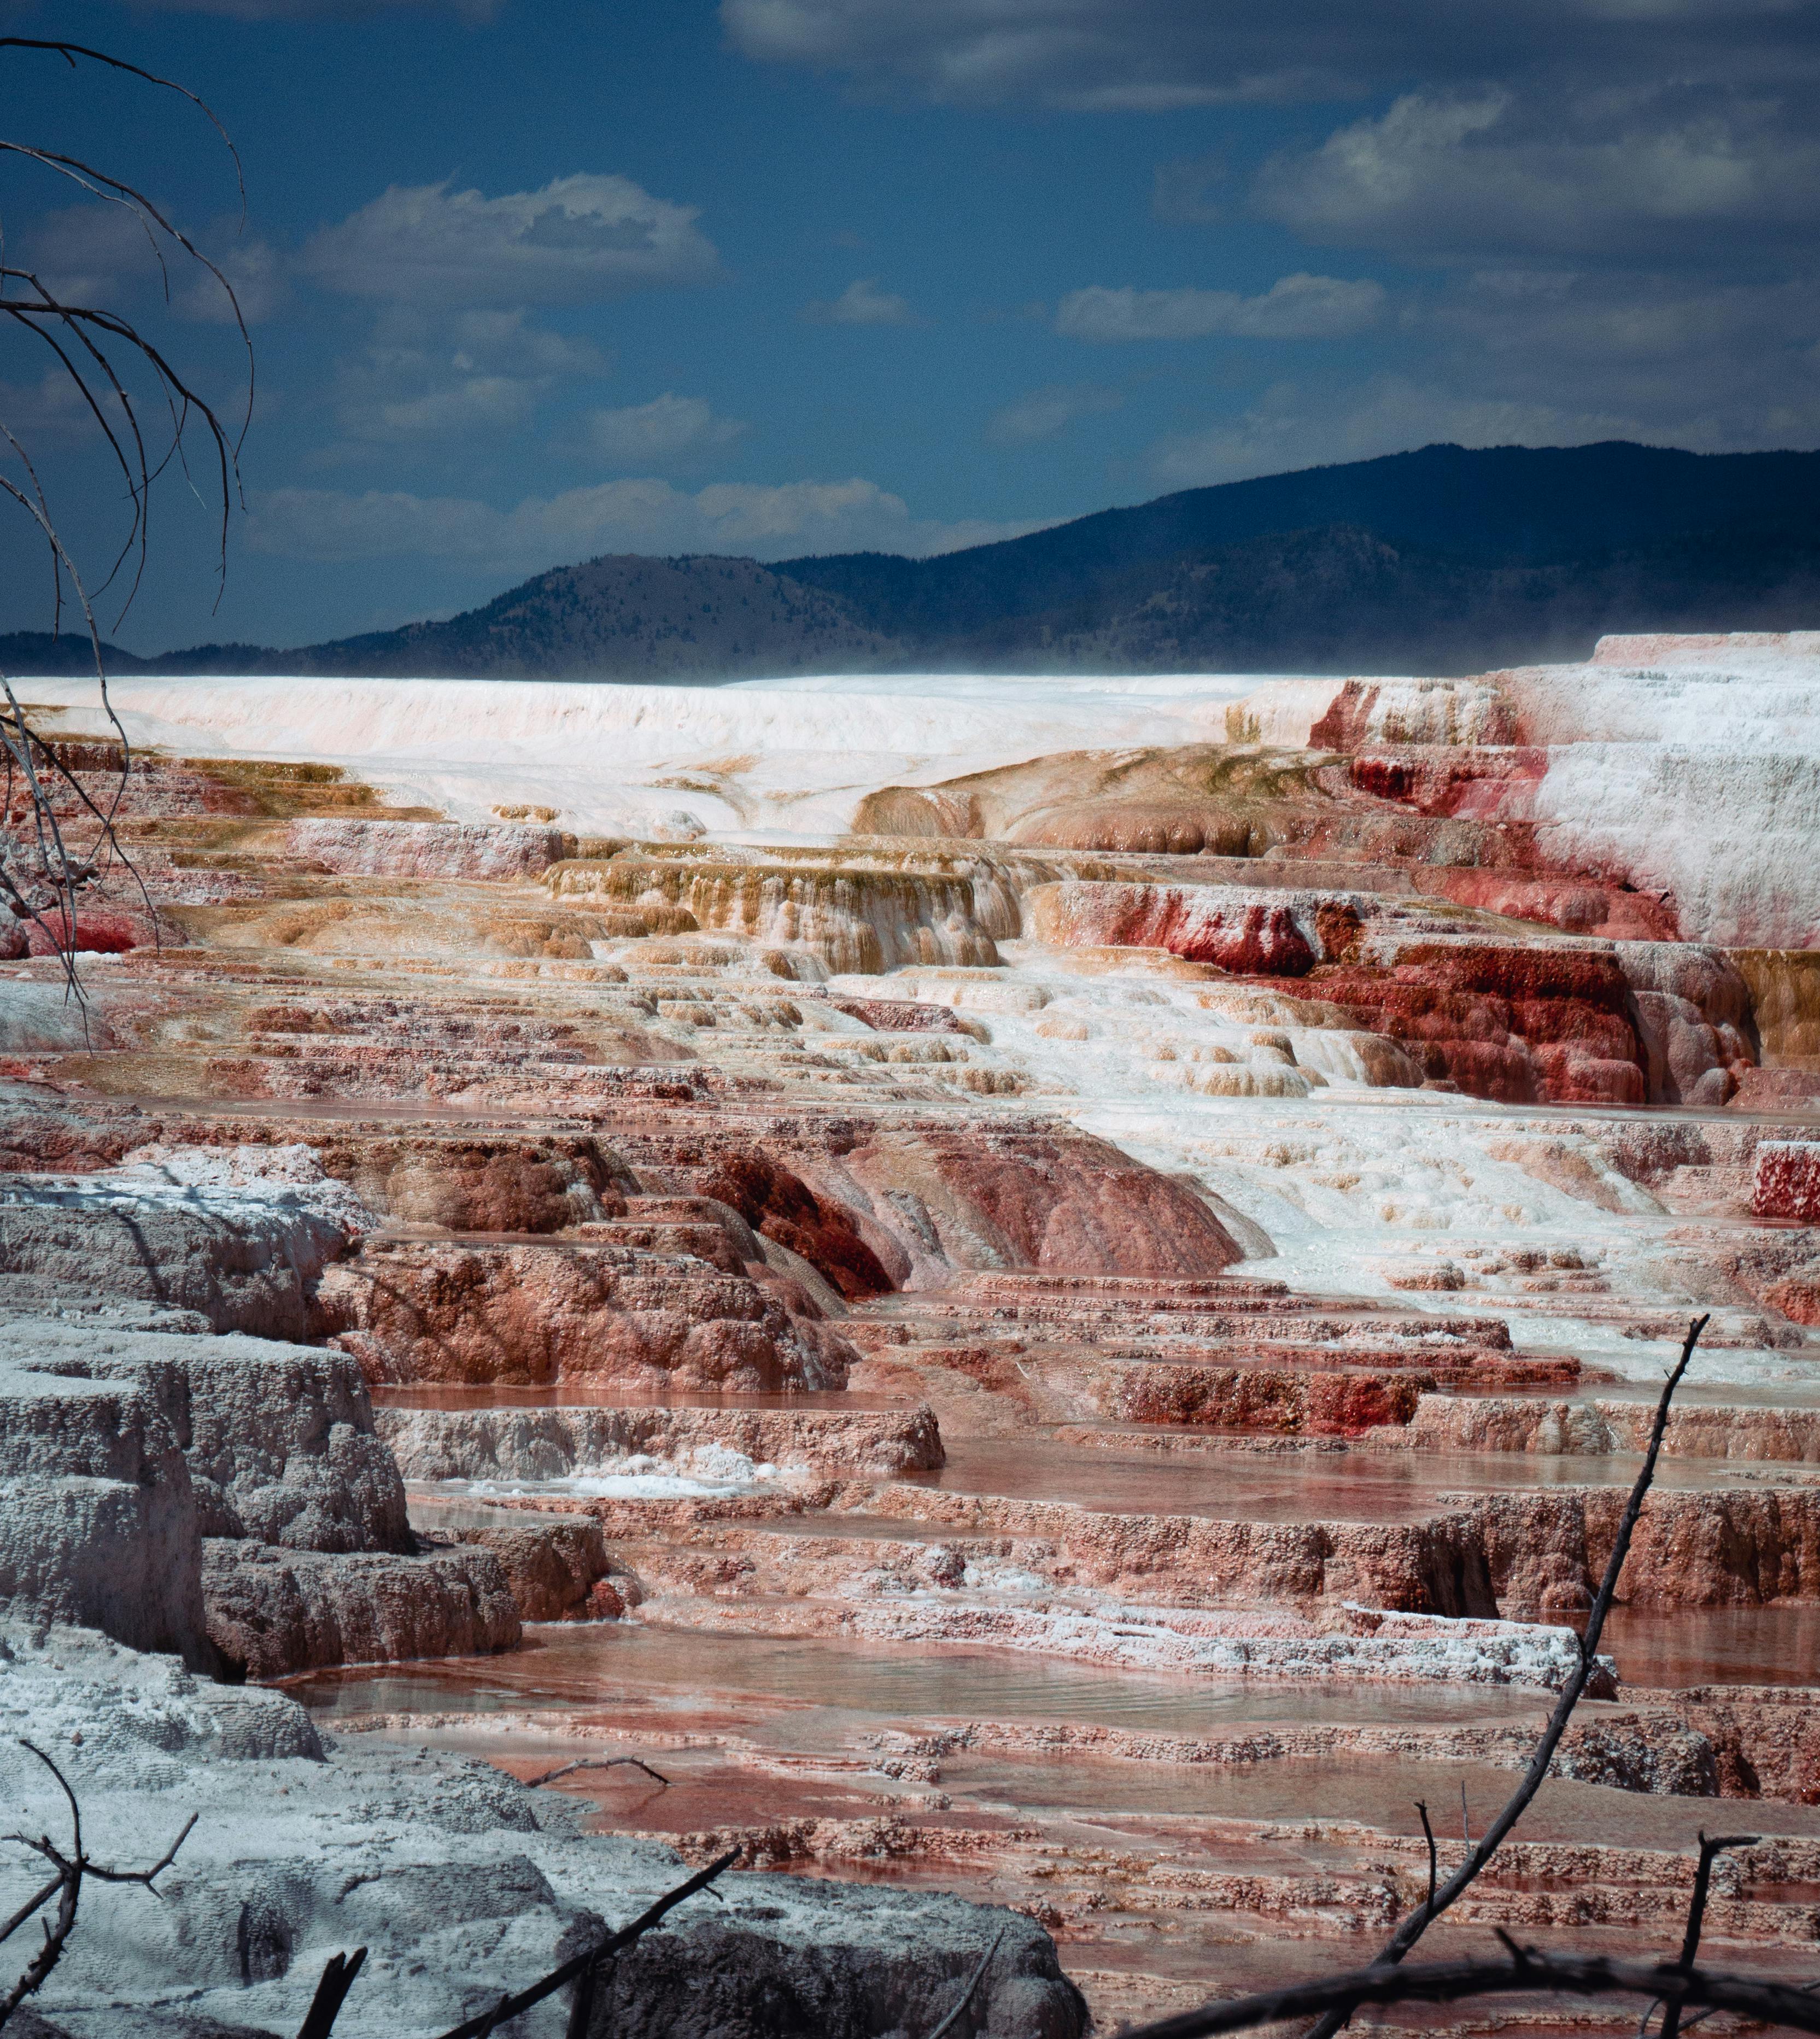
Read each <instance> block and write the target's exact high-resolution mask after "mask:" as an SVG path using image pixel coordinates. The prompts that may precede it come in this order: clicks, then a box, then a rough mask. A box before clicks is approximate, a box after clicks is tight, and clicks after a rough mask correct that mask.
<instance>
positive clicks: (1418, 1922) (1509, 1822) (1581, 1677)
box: [1219, 1317, 1708, 2039]
mask: <svg viewBox="0 0 1820 2039" xmlns="http://www.w3.org/2000/svg"><path fill="white" fill-rule="evenodd" d="M1707 1322H1708V1319H1706V1318H1705V1317H1697V1318H1695V1319H1694V1320H1693V1323H1690V1324H1689V1326H1688V1327H1687V1337H1686V1339H1685V1342H1684V1343H1683V1344H1682V1346H1681V1357H1680V1358H1679V1359H1678V1361H1676V1362H1675V1365H1674V1371H1673V1372H1672V1373H1670V1375H1669V1376H1668V1379H1667V1380H1666V1381H1665V1382H1664V1383H1663V1384H1662V1399H1660V1400H1659V1402H1658V1403H1656V1407H1655V1421H1654V1422H1652V1423H1651V1426H1650V1433H1649V1448H1648V1449H1647V1451H1646V1452H1644V1454H1643V1466H1642V1469H1641V1470H1640V1471H1639V1472H1638V1474H1637V1476H1636V1481H1635V1483H1633V1485H1632V1488H1631V1491H1630V1498H1629V1500H1628V1501H1627V1502H1625V1504H1624V1514H1623V1516H1622V1517H1621V1520H1620V1521H1619V1523H1618V1528H1617V1536H1616V1537H1615V1538H1614V1539H1613V1543H1612V1551H1611V1556H1610V1558H1609V1559H1608V1560H1607V1562H1606V1564H1605V1577H1604V1578H1602V1580H1601V1581H1599V1589H1598V1594H1597V1595H1596V1596H1595V1597H1594V1600H1593V1606H1592V1612H1591V1613H1590V1615H1589V1616H1588V1617H1587V1619H1586V1633H1585V1635H1583V1636H1582V1637H1581V1638H1579V1645H1580V1648H1579V1659H1580V1661H1579V1666H1578V1668H1577V1669H1575V1673H1574V1675H1573V1676H1571V1678H1570V1679H1569V1680H1567V1684H1566V1685H1565V1686H1564V1688H1563V1689H1562V1692H1561V1695H1560V1699H1557V1700H1556V1703H1555V1710H1554V1711H1553V1712H1552V1714H1550V1715H1549V1716H1548V1726H1546V1727H1545V1728H1544V1729H1543V1730H1542V1733H1541V1739H1540V1740H1539V1741H1537V1744H1536V1748H1535V1752H1534V1754H1533V1755H1532V1756H1530V1758H1529V1768H1527V1769H1526V1771H1524V1772H1523V1776H1522V1782H1521V1783H1519V1784H1518V1786H1517V1788H1516V1790H1514V1791H1513V1792H1512V1793H1511V1794H1510V1797H1509V1798H1507V1799H1506V1800H1505V1802H1504V1804H1503V1808H1502V1809H1501V1810H1500V1811H1499V1813H1498V1815H1497V1817H1496V1818H1495V1819H1494V1820H1493V1821H1492V1822H1491V1824H1490V1826H1488V1828H1486V1829H1485V1831H1484V1834H1483V1835H1482V1836H1480V1840H1479V1843H1478V1845H1477V1846H1476V1847H1474V1848H1472V1850H1471V1851H1469V1853H1468V1855H1467V1856H1466V1859H1465V1861H1464V1862H1461V1865H1460V1866H1459V1868H1458V1869H1457V1870H1455V1871H1454V1872H1453V1874H1452V1875H1451V1876H1450V1877H1449V1878H1448V1879H1447V1881H1446V1882H1445V1883H1444V1884H1442V1886H1441V1888H1440V1889H1438V1891H1436V1892H1435V1893H1434V1895H1433V1896H1432V1897H1430V1898H1428V1899H1427V1900H1425V1901H1424V1902H1423V1903H1422V1904H1419V1905H1417V1906H1416V1908H1415V1910H1414V1911H1412V1912H1410V1913H1409V1914H1408V1916H1406V1917H1405V1918H1404V1920H1403V1921H1402V1923H1400V1925H1399V1926H1398V1927H1397V1928H1396V1931H1395V1932H1394V1933H1393V1934H1392V1935H1391V1936H1390V1938H1389V1940H1387V1941H1386V1942H1385V1946H1384V1950H1383V1952H1382V1953H1381V1954H1380V1955H1379V1956H1378V1961H1379V1962H1380V1964H1382V1965H1390V1966H1394V1965H1396V1963H1397V1962H1399V1961H1402V1960H1403V1959H1404V1957H1405V1956H1406V1955H1407V1954H1408V1952H1409V1950H1410V1949H1411V1948H1412V1947H1413V1946H1415V1943H1416V1942H1417V1941H1418V1940H1419V1939H1420V1938H1421V1937H1422V1935H1423V1934H1424V1933H1425V1932H1427V1930H1428V1928H1429V1927H1430V1926H1431V1925H1432V1924H1433V1923H1434V1921H1435V1920H1436V1919H1438V1918H1439V1917H1440V1916H1441V1915H1442V1912H1445V1911H1446V1910H1447V1908H1448V1907H1449V1906H1450V1905H1452V1904H1456V1903H1457V1901H1458V1900H1460V1898H1461V1897H1463V1896H1464V1895H1465V1893H1466V1891H1467V1890H1468V1889H1469V1888H1470V1887H1471V1885H1472V1883H1473V1882H1474V1881H1475V1880H1476V1878H1478V1877H1479V1875H1480V1874H1481V1872H1482V1871H1483V1870H1484V1868H1485V1866H1486V1864H1487V1863H1488V1862H1490V1861H1491V1858H1492V1856H1493V1855H1495V1854H1496V1853H1497V1851H1498V1849H1499V1845H1500V1844H1501V1843H1503V1840H1504V1839H1505V1836H1507V1834H1509V1832H1510V1829H1511V1828H1513V1827H1514V1826H1515V1824H1517V1822H1518V1821H1519V1820H1520V1819H1521V1818H1522V1817H1523V1814H1524V1813H1526V1811H1527V1810H1528V1809H1529V1802H1530V1801H1531V1800H1532V1799H1533V1798H1534V1797H1535V1795H1536V1794H1537V1792H1538V1791H1539V1790H1541V1788H1542V1783H1543V1779H1545V1778H1546V1777H1547V1775H1548V1766H1549V1764H1552V1762H1553V1761H1554V1760H1555V1751H1556V1749H1558V1748H1560V1742H1561V1737H1562V1736H1563V1735H1564V1734H1565V1733H1567V1723H1568V1722H1569V1721H1571V1719H1572V1718H1573V1717H1574V1709H1575V1707H1577V1706H1578V1705H1579V1703H1580V1701H1581V1699H1583V1697H1584V1696H1585V1693H1586V1686H1587V1684H1588V1682H1589V1681H1590V1679H1591V1677H1592V1675H1593V1670H1594V1665H1595V1664H1596V1662H1597V1661H1598V1647H1599V1637H1600V1635H1601V1634H1602V1632H1603V1631H1604V1628H1605V1616H1607V1615H1608V1614H1609V1613H1610V1612H1611V1610H1612V1603H1613V1601H1614V1600H1616V1599H1617V1590H1618V1578H1619V1575H1620V1574H1621V1573H1622V1572H1623V1570H1624V1559H1626V1558H1627V1557H1628V1556H1629V1555H1630V1547H1631V1539H1632V1536H1634V1535H1635V1534H1636V1525H1637V1518H1638V1517H1640V1515H1641V1514H1642V1513H1643V1502H1644V1501H1645V1500H1646V1499H1647V1497H1648V1494H1649V1490H1650V1488H1651V1485H1652V1484H1653V1483H1654V1482H1655V1466H1656V1460H1657V1459H1658V1458H1659V1456H1661V1453H1662V1437H1663V1434H1664V1433H1665V1432H1666V1430H1667V1429H1668V1414H1669V1407H1670V1404H1671V1403H1673V1401H1674V1391H1675V1390H1676V1388H1678V1387H1679V1386H1680V1385H1681V1376H1682V1375H1683V1374H1685V1373H1686V1372H1687V1369H1688V1367H1689V1364H1690V1363H1691V1362H1692V1361H1693V1353H1694V1347H1695V1346H1697V1345H1698V1344H1699V1342H1700V1333H1701V1332H1702V1331H1704V1330H1705V1329H1706V1327H1707ZM1659 1994H1661V1995H1663V1996H1664V1997H1665V1998H1666V1995H1667V1992H1666V1991H1664V1992H1659ZM1359 2000H1360V2001H1361V2002H1366V2001H1372V2002H1377V2001H1379V2000H1380V1999H1375V1998H1374V1999H1364V1998H1361V1999H1359ZM1382 2000H1383V2001H1386V2002H1389V2001H1391V2000H1392V1999H1382ZM1320 2009H1321V2015H1320V2018H1317V2021H1316V2022H1315V2023H1314V2024H1313V2026H1310V2027H1309V2032H1308V2035H1307V2039H1334V2035H1335V2034H1336V2033H1337V2032H1338V2031H1339V2030H1340V2028H1341V2027H1342V2026H1343V2025H1344V2024H1345V2022H1346V2021H1347V2016H1348V2015H1349V2011H1347V2010H1344V2009H1341V2008H1339V2007H1335V2006H1332V2005H1323V2006H1321V2007H1320ZM1283 2015H1285V2016H1286V2015H1289V2014H1288V2013H1284V2014H1283ZM1219 2029H1221V2030H1225V2027H1223V2026H1222V2027H1221V2028H1219Z"/></svg>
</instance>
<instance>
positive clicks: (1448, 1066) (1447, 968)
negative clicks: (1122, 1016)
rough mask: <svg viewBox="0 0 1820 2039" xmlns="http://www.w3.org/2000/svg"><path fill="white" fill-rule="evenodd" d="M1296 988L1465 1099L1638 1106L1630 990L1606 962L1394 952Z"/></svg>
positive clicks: (1535, 954) (1411, 946)
mask: <svg viewBox="0 0 1820 2039" xmlns="http://www.w3.org/2000/svg"><path fill="white" fill-rule="evenodd" d="M1303 982H1305V985H1307V987H1308V989H1309V992H1310V993H1312V994H1313V995H1314V996H1316V997H1319V998H1320V999H1322V1000H1324V1001H1327V1002H1328V1003H1330V1004H1335V1005H1337V1006H1339V1007H1341V1008H1344V1009H1345V1010H1346V1012H1347V1015H1348V1016H1349V1018H1350V1019H1351V1022H1352V1023H1354V1024H1355V1025H1357V1026H1358V1027H1363V1028H1366V1029H1367V1030H1370V1031H1376V1032H1380V1033H1384V1034H1387V1035H1389V1036H1390V1037H1391V1038H1393V1039H1394V1040H1396V1042H1398V1043H1399V1044H1400V1046H1403V1047H1404V1049H1405V1050H1407V1051H1408V1052H1409V1053H1411V1054H1414V1055H1415V1057H1417V1059H1418V1060H1419V1061H1422V1062H1423V1063H1424V1065H1426V1067H1427V1073H1428V1074H1429V1076H1431V1078H1440V1079H1443V1080H1446V1081H1448V1082H1450V1083H1452V1084H1455V1085H1456V1086H1457V1088H1460V1089H1461V1090H1462V1091H1465V1092H1467V1093H1468V1094H1469V1095H1471V1096H1474V1097H1485V1098H1491V1099H1495V1100H1497V1101H1499V1102H1500V1103H1507V1104H1526V1103H1533V1102H1535V1101H1537V1099H1545V1100H1547V1101H1548V1102H1550V1103H1582V1102H1583V1103H1613V1104H1641V1103H1644V1102H1645V1101H1646V1099H1647V1059H1646V1057H1645V1056H1644V1054H1643V1047H1642V1045H1641V1043H1640V1041H1639V1039H1638V1038H1637V1033H1636V1027H1635V1026H1634V1025H1633V1024H1632V1021H1631V1020H1630V1018H1629V1017H1628V1013H1629V1011H1630V1003H1631V988H1630V985H1629V983H1628V980H1627V979H1626V978H1625V976H1624V971H1623V970H1622V969H1621V966H1620V965H1619V963H1618V961H1617V958H1616V957H1615V956H1613V955H1611V954H1609V953H1607V952H1602V951H1596V950H1570V951H1550V950H1545V949H1539V948H1533V949H1532V948H1518V947H1514V946H1513V945H1506V944H1492V943H1484V942H1465V941H1460V942H1447V943H1419V942H1404V943H1401V944H1398V945H1397V946H1396V949H1395V951H1394V957H1393V961H1391V962H1389V963H1384V964H1378V965H1370V964H1364V963H1361V964H1355V965H1333V964H1322V965H1317V966H1316V968H1315V969H1314V970H1313V971H1312V972H1311V973H1310V974H1309V976H1308V977H1307V978H1305V979H1304V980H1303ZM1262 988H1263V985H1262V984H1261V983H1260V989H1262Z"/></svg>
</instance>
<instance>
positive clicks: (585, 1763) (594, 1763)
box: [525, 1756, 670, 1790]
mask: <svg viewBox="0 0 1820 2039" xmlns="http://www.w3.org/2000/svg"><path fill="white" fill-rule="evenodd" d="M622 1765H626V1766H629V1767H630V1768H633V1769H634V1770H642V1771H644V1774H645V1775H646V1776H647V1777H655V1779H657V1781H658V1783H659V1784H667V1783H669V1782H670V1779H668V1778H667V1777H666V1776H665V1775H663V1772H662V1771H659V1770H653V1769H652V1767H651V1765H650V1764H648V1763H647V1762H645V1761H644V1759H643V1758H642V1757H640V1756H583V1758H582V1759H581V1760H580V1761H579V1763H559V1764H557V1767H556V1768H555V1769H554V1770H545V1771H542V1772H541V1773H540V1775H538V1776H535V1777H527V1778H526V1779H525V1783H526V1785H527V1786H530V1788H532V1789H533V1790H534V1789H535V1788H536V1787H537V1786H538V1785H539V1784H553V1783H555V1782H556V1780H557V1779H558V1778H559V1777H567V1776H569V1775H572V1773H573V1772H574V1771H577V1770H617V1769H619V1768H621V1766H622Z"/></svg>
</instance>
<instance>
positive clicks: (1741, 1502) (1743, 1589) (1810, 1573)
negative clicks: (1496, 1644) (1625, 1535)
mask: <svg viewBox="0 0 1820 2039" xmlns="http://www.w3.org/2000/svg"><path fill="white" fill-rule="evenodd" d="M1624 1499H1625V1497H1624V1494H1623V1492H1622V1491H1621V1490H1619V1489H1617V1488H1616V1487H1586V1488H1570V1489H1566V1490H1561V1489H1557V1490H1553V1491H1552V1492H1543V1493H1531V1494H1488V1495H1484V1496H1482V1497H1479V1498H1476V1499H1475V1500H1474V1501H1473V1502H1472V1504H1471V1506H1470V1507H1469V1508H1468V1509H1465V1511H1464V1512H1463V1513H1461V1514H1460V1515H1459V1516H1457V1517H1444V1518H1442V1520H1441V1521H1439V1522H1437V1523H1435V1524H1434V1525H1429V1526H1430V1527H1431V1528H1436V1529H1437V1530H1439V1529H1442V1528H1446V1529H1447V1530H1448V1531H1449V1532H1450V1533H1451V1534H1452V1535H1453V1536H1456V1537H1458V1538H1460V1539H1461V1540H1463V1542H1464V1543H1465V1544H1466V1545H1468V1546H1469V1547H1472V1550H1473V1551H1474V1553H1475V1555H1476V1557H1477V1558H1478V1559H1479V1560H1480V1562H1482V1563H1483V1564H1484V1567H1485V1569H1486V1571H1487V1573H1488V1575H1489V1577H1490V1578H1491V1582H1492V1585H1493V1588H1494V1589H1495V1593H1496V1595H1497V1601H1498V1604H1499V1606H1500V1607H1501V1608H1503V1610H1504V1612H1506V1613H1507V1614H1514V1615H1515V1616H1517V1617H1518V1618H1519V1619H1524V1618H1529V1617H1533V1615H1534V1614H1535V1613H1536V1612H1563V1611H1571V1610H1572V1609H1575V1608H1585V1607H1587V1606H1590V1604H1591V1600H1592V1593H1593V1590H1594V1587H1595V1586H1596V1585H1597V1583H1598V1579H1599V1578H1600V1577H1601V1575H1602V1573H1603V1571H1604V1570H1605V1563H1606V1561H1607V1559H1608V1558H1609V1555H1610V1550H1611V1543H1612V1540H1613V1536H1615V1534H1616V1533H1617V1523H1618V1519H1619V1517H1620V1515H1621V1513H1622V1512H1623V1509H1624ZM1618 1592H1619V1598H1620V1600H1621V1601H1622V1602H1623V1603H1624V1604H1627V1605H1630V1606H1634V1607H1661V1608H1666V1607H1755V1606H1761V1605H1765V1604H1767V1603H1769V1602H1770V1601H1772V1600H1807V1599H1813V1598H1815V1597H1820V1490H1816V1489H1814V1488H1811V1487H1788V1488H1784V1489H1781V1490H1776V1489H1771V1490H1767V1491H1765V1490H1743V1489H1738V1488H1726V1489H1723V1490H1716V1491H1707V1492H1700V1491H1692V1492H1689V1491H1685V1490H1681V1491H1666V1490H1660V1489H1659V1490H1657V1491H1656V1492H1655V1493H1654V1494H1651V1497H1650V1498H1649V1500H1648V1502H1647V1504H1646V1506H1644V1509H1643V1515H1642V1517H1641V1518H1640V1521H1639V1522H1638V1524H1637V1528H1636V1536H1635V1539H1634V1540H1633V1542H1632V1546H1631V1552H1630V1556H1629V1558H1628V1560H1627V1561H1626V1563H1625V1566H1624V1574H1623V1576H1622V1577H1621V1579H1620V1580H1619V1582H1618Z"/></svg>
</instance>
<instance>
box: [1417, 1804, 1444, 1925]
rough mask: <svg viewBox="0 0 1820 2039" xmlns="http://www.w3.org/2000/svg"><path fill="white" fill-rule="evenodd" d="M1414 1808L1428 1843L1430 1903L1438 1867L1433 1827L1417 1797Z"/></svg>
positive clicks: (1428, 1898)
mask: <svg viewBox="0 0 1820 2039" xmlns="http://www.w3.org/2000/svg"><path fill="white" fill-rule="evenodd" d="M1415 1809H1416V1811H1417V1812H1419V1813H1420V1814H1421V1815H1422V1835H1423V1839H1424V1840H1426V1841H1427V1843H1428V1897H1427V1902H1428V1903H1429V1904H1433V1903H1434V1881H1435V1877H1436V1874H1437V1872H1438V1867H1439V1863H1438V1858H1437V1856H1436V1855H1435V1852H1434V1828H1433V1827H1431V1825H1430V1824H1428V1808H1427V1805H1425V1804H1424V1803H1423V1801H1422V1800H1421V1799H1419V1798H1418V1799H1417V1800H1416V1802H1415Z"/></svg>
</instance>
